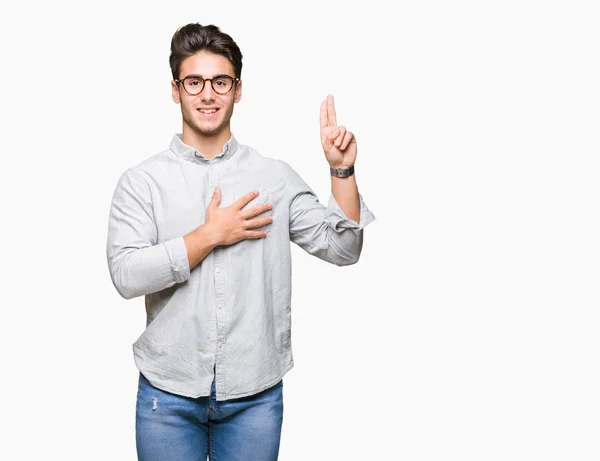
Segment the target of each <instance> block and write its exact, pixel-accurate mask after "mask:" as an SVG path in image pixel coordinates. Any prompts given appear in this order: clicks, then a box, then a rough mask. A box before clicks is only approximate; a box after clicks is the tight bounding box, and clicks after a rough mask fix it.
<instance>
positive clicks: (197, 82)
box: [188, 80, 202, 86]
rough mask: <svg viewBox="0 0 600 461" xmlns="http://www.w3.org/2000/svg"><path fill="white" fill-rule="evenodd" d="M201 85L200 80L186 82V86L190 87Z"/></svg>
mask: <svg viewBox="0 0 600 461" xmlns="http://www.w3.org/2000/svg"><path fill="white" fill-rule="evenodd" d="M201 84H202V83H201V82H200V80H188V85H190V86H198V85H201Z"/></svg>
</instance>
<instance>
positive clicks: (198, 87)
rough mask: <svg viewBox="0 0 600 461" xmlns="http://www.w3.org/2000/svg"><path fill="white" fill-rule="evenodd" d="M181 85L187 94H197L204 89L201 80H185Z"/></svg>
mask: <svg viewBox="0 0 600 461" xmlns="http://www.w3.org/2000/svg"><path fill="white" fill-rule="evenodd" d="M183 84H184V85H185V89H186V91H187V92H188V93H189V94H198V93H200V92H201V91H202V88H204V80H202V79H201V78H186V79H185V80H184V81H183Z"/></svg>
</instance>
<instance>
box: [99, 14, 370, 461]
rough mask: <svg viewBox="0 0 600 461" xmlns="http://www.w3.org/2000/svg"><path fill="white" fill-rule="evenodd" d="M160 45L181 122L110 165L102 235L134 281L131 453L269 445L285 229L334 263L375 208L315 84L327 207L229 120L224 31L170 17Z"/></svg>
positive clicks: (237, 93)
mask: <svg viewBox="0 0 600 461" xmlns="http://www.w3.org/2000/svg"><path fill="white" fill-rule="evenodd" d="M169 61H170V65H171V72H172V74H173V80H172V81H171V90H172V96H173V101H174V102H175V103H177V104H180V106H181V114H182V117H183V129H182V133H177V134H175V135H174V136H173V139H172V141H171V144H170V147H169V149H166V150H164V151H163V152H160V153H158V154H156V155H154V156H151V157H149V158H147V159H146V160H144V161H142V162H141V163H139V164H138V165H136V166H133V167H131V168H129V169H127V170H126V171H125V172H124V173H123V174H122V175H121V177H120V178H119V181H118V183H117V185H116V189H115V192H114V195H113V198H112V203H111V208H110V214H109V227H108V237H107V259H108V265H109V269H110V275H111V278H112V281H113V284H114V286H115V288H116V289H117V290H118V292H119V293H120V294H121V296H123V297H124V298H126V299H130V298H134V297H137V296H142V295H144V296H145V305H146V313H147V324H146V329H145V331H144V332H143V333H142V335H141V336H140V337H139V338H138V340H137V341H136V342H135V343H134V345H133V352H134V358H135V363H136V366H137V368H138V369H139V371H140V377H139V390H138V395H137V406H136V443H137V451H138V458H139V459H140V460H143V461H151V460H152V461H170V460H177V461H181V460H186V461H187V460H205V459H206V457H207V456H210V459H218V460H228V461H231V460H245V461H247V460H259V461H269V460H276V459H277V454H278V451H279V440H280V434H281V424H282V420H283V401H282V385H283V383H282V377H283V375H284V374H285V373H286V372H287V371H289V370H290V369H291V368H292V366H293V358H292V350H291V336H290V330H291V312H290V299H291V248H290V242H294V243H296V244H297V245H299V246H300V247H302V248H303V249H304V250H306V251H307V252H308V253H310V254H312V255H314V256H316V257H318V258H321V259H323V260H325V261H327V262H330V263H333V264H336V265H339V266H343V265H349V264H354V263H356V262H357V261H358V259H359V255H360V252H361V248H362V241H363V230H362V229H363V227H364V226H366V225H367V224H369V223H370V222H372V221H373V220H374V219H375V217H374V216H373V214H372V213H371V212H370V211H369V210H368V208H367V207H366V205H365V204H364V202H363V200H362V196H361V195H360V194H359V193H358V189H357V185H356V179H355V176H354V174H353V170H354V162H355V160H356V152H357V148H356V141H355V139H354V135H353V134H352V133H351V132H349V131H347V130H346V129H345V128H344V127H343V126H338V125H337V121H336V115H335V109H334V104H333V97H332V96H328V97H327V99H326V100H325V101H323V103H322V104H321V113H320V118H321V143H322V145H323V151H324V154H325V158H326V160H327V162H328V164H329V171H330V174H331V190H332V195H331V196H330V199H329V203H328V206H327V207H325V206H323V205H322V204H320V203H319V201H318V199H317V197H316V195H315V193H314V192H313V191H312V189H311V188H310V187H309V186H308V185H307V184H306V183H305V182H304V181H303V180H302V179H301V178H300V176H299V175H298V174H297V173H296V172H295V171H294V170H293V169H292V168H291V167H290V165H289V164H287V163H286V162H284V161H282V160H277V159H272V158H267V157H263V156H261V155H259V154H258V153H257V152H256V151H255V150H253V149H252V148H251V147H248V146H245V145H242V144H240V143H238V141H237V139H236V138H235V137H234V136H233V134H232V133H231V130H230V119H231V116H232V114H233V107H234V104H235V103H237V102H239V101H240V99H241V97H242V80H241V71H242V54H241V52H240V50H239V48H238V46H237V45H236V43H235V42H234V41H233V39H232V38H231V37H230V36H229V35H227V34H225V33H223V32H221V31H220V30H219V28H218V27H216V26H214V25H209V26H201V25H199V24H188V25H186V26H184V27H181V28H179V29H178V30H177V32H176V33H175V35H174V36H173V39H172V41H171V55H170V59H169ZM324 289H334V290H338V291H339V292H340V294H341V295H342V296H343V295H344V293H346V289H347V287H327V288H324Z"/></svg>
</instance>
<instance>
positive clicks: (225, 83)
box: [212, 77, 233, 94]
mask: <svg viewBox="0 0 600 461" xmlns="http://www.w3.org/2000/svg"><path fill="white" fill-rule="evenodd" d="M232 86H233V80H232V79H231V78H229V77H219V78H215V79H213V80H212V87H213V90H215V91H216V92H217V93H219V94H225V93H228V92H229V91H230V90H231V87H232Z"/></svg>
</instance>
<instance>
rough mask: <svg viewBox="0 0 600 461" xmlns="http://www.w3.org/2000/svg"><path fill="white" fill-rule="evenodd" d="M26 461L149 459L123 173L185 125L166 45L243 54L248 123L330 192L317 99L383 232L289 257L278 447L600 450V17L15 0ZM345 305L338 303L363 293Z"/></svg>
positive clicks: (5, 448)
mask: <svg viewBox="0 0 600 461" xmlns="http://www.w3.org/2000/svg"><path fill="white" fill-rule="evenodd" d="M0 13H1V14H0V18H1V19H0V39H1V44H0V47H1V51H2V54H1V56H2V72H1V79H2V80H1V85H0V108H1V109H0V110H1V111H2V128H1V130H0V132H1V136H2V139H1V144H0V146H1V148H2V168H1V169H0V171H1V173H0V174H1V177H0V181H1V184H0V187H1V188H2V189H1V192H2V194H1V197H2V210H3V216H2V226H1V229H2V230H1V232H2V243H3V249H2V259H3V269H4V270H3V271H2V273H3V276H2V299H1V301H0V306H1V311H2V322H1V323H0V325H1V327H0V328H1V330H0V333H1V334H0V342H1V343H0V346H1V348H0V350H1V353H2V356H1V358H2V379H1V380H0V383H1V384H0V385H1V391H2V392H1V394H2V395H1V400H0V413H1V415H2V421H3V430H2V433H3V436H2V440H3V441H2V444H1V445H0V458H1V459H3V460H33V459H60V460H62V461H67V460H83V459H85V460H90V461H91V460H134V459H136V456H135V437H134V420H135V418H134V417H135V396H136V392H137V376H138V375H137V370H136V368H135V365H134V362H133V355H132V350H131V345H132V343H133V342H134V341H135V340H136V339H137V337H138V336H139V335H140V334H141V332H142V331H143V328H144V325H145V312H144V306H143V298H136V299H132V300H124V299H122V298H121V297H120V296H119V295H118V293H117V292H116V290H115V289H114V287H113V286H112V283H111V280H110V277H109V273H108V267H107V262H106V254H105V245H106V233H107V225H108V211H109V206H110V201H111V197H112V193H113V191H114V187H115V185H116V181H117V179H118V177H119V175H120V174H121V173H122V172H123V171H124V170H125V169H127V168H129V167H130V166H132V165H134V164H137V163H139V162H141V161H142V160H144V159H145V158H147V157H149V156H151V155H153V154H155V153H157V152H160V151H162V150H164V149H166V148H168V144H169V142H170V140H171V138H172V136H173V133H175V132H178V131H180V130H181V115H180V109H179V106H177V105H175V104H174V103H173V102H172V100H171V96H170V83H169V82H170V79H171V75H170V70H169V66H168V55H169V45H170V40H171V37H172V35H173V33H174V32H175V31H176V29H177V28H178V27H180V26H182V25H184V24H187V23H189V22H200V23H202V24H210V23H214V24H216V25H218V26H219V27H221V29H222V30H223V31H225V32H227V33H229V34H230V35H232V36H233V38H234V39H235V40H236V41H237V43H238V45H239V46H240V48H241V50H242V53H243V55H244V61H243V62H244V67H243V72H242V78H243V81H244V94H243V98H242V100H241V102H240V103H239V104H238V105H237V106H236V108H235V112H234V116H233V119H232V131H233V132H234V133H235V135H236V137H237V139H238V140H239V141H240V142H241V143H243V144H248V145H251V146H252V147H254V148H255V149H257V150H258V151H259V152H260V153H261V154H263V155H265V156H270V157H274V158H279V159H283V160H285V161H287V162H289V163H290V164H291V165H292V166H293V167H294V168H295V169H296V171H298V173H299V174H300V175H301V176H302V177H303V178H304V179H305V180H306V181H307V183H308V184H309V185H310V186H311V187H312V188H313V189H314V190H315V192H316V193H317V195H318V196H319V199H320V201H321V203H324V204H326V203H327V199H328V196H329V191H330V180H329V172H328V167H327V164H326V161H325V159H324V156H323V154H322V151H321V147H320V141H319V105H320V102H321V100H322V99H323V98H325V97H326V95H327V94H328V93H331V94H333V95H334V97H335V101H336V109H337V115H338V122H339V123H340V124H343V125H345V126H347V127H348V129H349V130H351V131H353V132H354V133H355V134H356V138H357V140H358V159H357V163H356V178H357V181H358V185H359V190H360V192H361V194H362V195H363V197H364V199H365V202H366V203H367V205H368V206H369V208H370V209H371V210H372V211H373V213H374V214H375V216H376V217H377V221H375V222H374V223H373V224H371V225H369V226H368V227H367V228H366V229H365V240H364V248H363V252H362V256H361V260H360V261H359V262H358V264H356V265H354V266H350V267H342V268H338V267H335V266H332V265H328V264H327V263H325V262H323V261H320V260H318V259H316V258H313V257H311V256H309V255H308V254H306V253H304V252H303V251H302V250H301V249H300V248H299V247H296V246H294V247H293V287H294V288H293V300H292V303H293V321H292V324H293V326H292V344H293V351H294V359H295V368H294V369H292V370H291V371H290V372H289V373H288V374H287V375H286V376H285V377H284V402H285V410H284V425H283V435H282V441H281V451H280V459H281V460H283V461H293V460H303V461H304V460H344V461H346V460H348V461H349V460H375V459H377V460H406V461H426V460H427V461H430V460H431V461H444V460H460V461H468V460H469V461H471V460H472V461H481V460H486V461H488V460H489V461H492V460H494V461H495V460H502V461H504V460H511V461H517V460H519V461H520V460H523V461H531V460H544V461H549V460H569V461H571V460H578V461H587V460H598V459H600V444H599V443H598V432H599V431H600V417H599V415H600V393H599V392H598V390H599V389H600V369H599V364H598V360H599V353H598V352H599V350H600V349H599V348H600V338H599V333H598V331H599V326H600V325H599V321H600V312H599V310H598V309H599V307H600V302H599V301H600V299H599V298H600V296H599V292H598V277H599V275H600V262H599V261H600V259H599V256H600V245H599V238H598V237H599V235H600V234H599V232H600V217H599V214H598V210H599V200H598V199H599V197H600V186H599V181H598V179H599V177H600V176H599V175H600V171H599V166H600V160H599V154H600V149H599V147H600V142H599V126H600V125H599V122H600V91H599V88H600V85H598V82H600V66H599V59H598V56H599V51H600V49H599V48H600V46H599V44H600V32H599V30H600V29H599V28H598V23H599V20H600V17H599V14H598V9H597V2H593V1H587V2H586V1H577V0H571V1H531V0H519V1H512V0H508V1H502V2H500V1H487V2H482V1H465V0H459V1H454V2H446V1H439V0H438V1H432V0H430V1H428V0H424V1H411V2H395V3H392V2H384V1H382V0H371V1H369V2H361V3H356V2H342V1H327V0H323V1H320V2H295V3H286V2H274V1H273V2H260V1H252V2H250V1H249V2H243V1H202V2H200V1H195V2H192V1H172V2H161V4H160V5H158V2H141V1H127V2H126V1H120V2H113V1H105V2H93V3H92V2H66V1H56V2H41V1H33V2H25V3H22V4H20V5H19V6H17V5H16V4H15V3H5V4H4V5H3V6H2V7H1V11H0ZM340 293H343V295H340Z"/></svg>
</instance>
